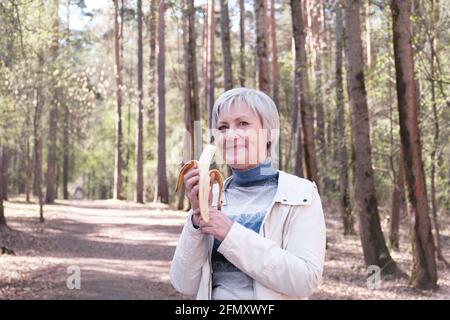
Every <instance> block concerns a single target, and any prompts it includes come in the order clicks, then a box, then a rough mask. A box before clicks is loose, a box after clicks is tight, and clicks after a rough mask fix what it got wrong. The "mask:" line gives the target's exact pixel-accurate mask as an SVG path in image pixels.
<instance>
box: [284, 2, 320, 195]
mask: <svg viewBox="0 0 450 320" xmlns="http://www.w3.org/2000/svg"><path fill="white" fill-rule="evenodd" d="M291 8H292V21H293V23H292V25H293V35H294V42H295V61H296V63H295V72H296V74H297V78H298V85H297V93H298V95H299V101H300V110H301V122H302V128H303V135H304V141H305V143H304V147H305V149H304V151H305V153H304V155H305V165H306V176H307V178H308V179H309V180H312V181H314V182H315V183H316V184H317V187H318V188H319V190H320V183H319V175H318V168H317V158H316V144H315V137H314V110H313V106H312V104H311V101H310V92H309V81H308V75H307V70H308V67H307V65H308V64H307V57H306V48H305V28H304V24H303V14H302V10H301V1H299V0H291ZM297 139H298V137H297Z"/></svg>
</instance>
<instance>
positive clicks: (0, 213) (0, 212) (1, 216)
mask: <svg viewBox="0 0 450 320" xmlns="http://www.w3.org/2000/svg"><path fill="white" fill-rule="evenodd" d="M2 172H3V145H2V143H1V141H0V173H2ZM6 226H7V225H6V218H5V209H4V208H3V174H0V231H1V229H2V228H4V227H6Z"/></svg>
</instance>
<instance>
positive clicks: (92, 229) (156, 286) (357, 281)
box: [0, 199, 450, 299]
mask: <svg viewBox="0 0 450 320" xmlns="http://www.w3.org/2000/svg"><path fill="white" fill-rule="evenodd" d="M22 200H23V199H12V201H10V202H6V203H5V206H6V216H7V220H8V223H9V225H10V226H11V227H12V229H13V230H14V231H9V232H7V233H6V234H5V233H0V246H3V245H6V246H8V247H10V248H13V249H14V250H15V251H16V254H17V255H16V256H8V255H1V256H0V299H5V298H6V299H11V298H12V299H30V298H36V299H190V298H192V297H186V296H182V295H180V294H178V293H177V292H176V291H175V290H174V289H173V287H172V286H171V284H170V282H169V274H168V272H169V263H170V260H171V259H172V256H173V252H174V250H175V246H176V243H177V240H178V237H179V234H180V232H181V228H182V226H183V224H184V222H185V217H186V213H185V212H182V211H175V210H170V209H169V208H168V207H164V206H152V205H149V204H147V205H137V204H134V203H130V202H119V201H112V200H105V201H58V202H57V204H56V205H52V206H46V207H45V212H46V213H45V217H46V222H45V223H44V224H41V223H39V222H38V221H37V218H36V217H37V214H36V213H37V207H36V205H34V204H26V203H24V202H23V201H22ZM324 208H325V211H326V220H327V236H328V241H329V243H328V244H329V248H328V250H327V255H326V262H325V269H324V277H323V282H322V285H321V287H320V289H319V290H318V291H317V292H316V293H315V294H314V295H313V296H312V297H311V299H450V270H449V269H447V268H445V266H444V265H443V263H441V262H439V263H438V274H439V282H438V284H439V286H440V288H439V289H438V290H437V291H435V292H430V291H420V290H416V289H413V288H412V287H411V286H409V284H408V279H397V280H393V281H392V280H391V281H385V280H383V281H382V282H381V284H380V286H379V287H377V288H376V290H370V289H369V288H368V286H367V269H366V267H365V265H364V261H363V258H362V257H363V255H362V249H361V244H360V239H359V236H357V235H355V236H346V237H344V236H342V235H341V222H340V218H339V213H338V210H337V209H335V208H333V206H332V205H327V204H324ZM407 226H408V221H407V217H403V220H402V229H401V237H400V249H401V250H400V251H399V252H392V256H393V258H394V259H395V261H396V262H397V263H398V264H399V266H400V267H401V269H402V270H403V271H405V272H406V273H410V271H411V248H410V247H411V246H410V244H409V240H408V229H407ZM383 230H388V225H387V221H386V220H383ZM441 241H442V245H443V251H444V255H445V256H446V257H447V259H450V218H448V217H447V218H446V219H445V220H442V221H441ZM71 266H72V267H75V268H79V270H80V273H81V274H80V278H81V288H80V289H79V290H77V289H73V290H70V289H69V288H68V287H67V283H66V282H67V279H68V277H69V276H71V275H72V274H68V273H67V272H68V268H69V267H71Z"/></svg>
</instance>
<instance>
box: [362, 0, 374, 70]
mask: <svg viewBox="0 0 450 320" xmlns="http://www.w3.org/2000/svg"><path fill="white" fill-rule="evenodd" d="M364 2H365V6H364V7H365V8H364V10H363V13H364V22H365V26H366V30H365V31H366V32H365V37H364V38H365V40H364V41H365V43H366V59H367V68H368V69H369V70H370V69H371V68H372V66H373V64H374V56H373V49H372V28H371V25H370V1H364Z"/></svg>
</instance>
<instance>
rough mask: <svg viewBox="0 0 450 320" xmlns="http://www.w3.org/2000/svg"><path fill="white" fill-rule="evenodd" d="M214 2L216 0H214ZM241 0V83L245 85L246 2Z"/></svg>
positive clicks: (239, 0)
mask: <svg viewBox="0 0 450 320" xmlns="http://www.w3.org/2000/svg"><path fill="white" fill-rule="evenodd" d="M212 2H214V1H212ZM238 2H239V40H240V42H239V84H240V85H241V87H245V78H246V76H245V70H246V69H245V2H244V0H238Z"/></svg>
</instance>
